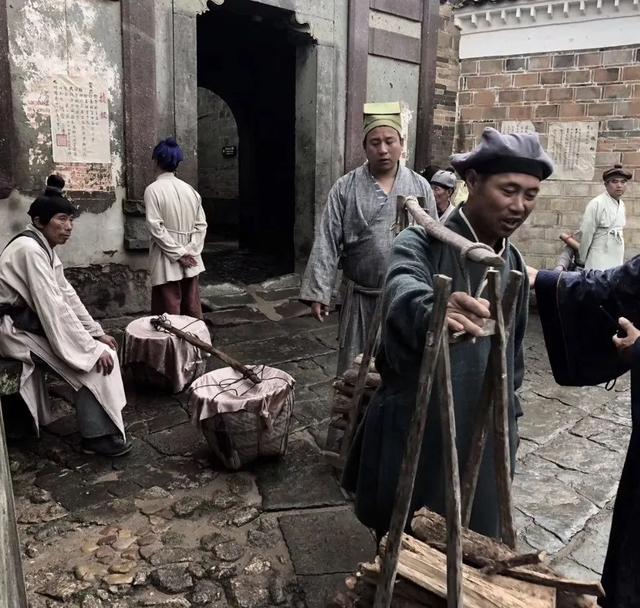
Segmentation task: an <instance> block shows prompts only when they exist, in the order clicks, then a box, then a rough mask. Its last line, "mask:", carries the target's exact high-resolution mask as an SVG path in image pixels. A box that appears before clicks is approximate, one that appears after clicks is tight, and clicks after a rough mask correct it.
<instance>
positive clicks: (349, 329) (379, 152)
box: [300, 103, 437, 374]
mask: <svg viewBox="0 0 640 608" xmlns="http://www.w3.org/2000/svg"><path fill="white" fill-rule="evenodd" d="M400 111H401V109H400V104H399V103H382V104H378V103H376V104H365V108H364V132H363V148H364V152H365V155H366V157H367V161H366V162H365V163H364V164H363V165H361V166H360V167H358V168H357V169H354V170H353V171H350V172H349V173H347V174H346V175H344V176H342V177H341V178H340V179H339V180H338V181H337V182H336V183H335V184H334V185H333V187H332V188H331V191H330V192H329V197H328V201H327V205H326V207H325V209H324V211H323V214H322V219H321V220H320V223H319V225H318V226H317V227H316V236H315V241H314V243H313V248H312V250H311V255H310V257H309V262H308V263H307V268H306V271H305V274H304V278H303V280H302V288H301V290H300V299H301V300H302V301H303V302H306V303H308V304H309V305H310V306H311V309H312V311H313V315H314V316H315V317H316V318H317V319H318V320H319V321H323V318H324V317H325V316H326V315H327V314H328V309H329V303H330V300H331V294H332V292H333V288H334V284H335V281H336V274H337V271H338V268H339V267H340V268H342V271H343V277H342V288H341V295H342V307H341V310H340V326H339V355H338V374H341V373H342V372H343V371H344V370H345V369H347V368H349V367H350V366H351V364H352V362H353V359H354V357H355V356H356V355H358V354H359V353H361V352H362V351H363V350H364V344H365V341H366V337H367V331H368V328H369V326H370V324H371V320H372V316H373V313H374V310H375V305H376V300H377V297H378V296H379V294H380V288H381V286H382V281H383V279H384V275H385V271H386V267H387V258H388V255H389V251H390V250H391V244H392V242H393V238H394V234H393V231H392V226H393V224H394V222H395V219H396V197H397V196H398V195H403V196H409V195H412V196H417V197H423V198H424V200H425V201H426V204H425V207H426V210H427V212H428V213H429V214H430V215H431V216H432V217H434V218H437V212H436V206H435V200H434V197H433V193H432V191H431V187H430V186H429V184H428V183H427V181H426V180H425V179H424V178H423V177H421V176H420V175H418V174H417V173H416V172H414V171H412V170H411V169H408V168H407V167H405V166H403V165H402V164H401V163H400V157H401V155H402V150H403V146H404V139H403V137H402V124H401V116H400Z"/></svg>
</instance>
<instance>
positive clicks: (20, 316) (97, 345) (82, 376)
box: [0, 181, 131, 457]
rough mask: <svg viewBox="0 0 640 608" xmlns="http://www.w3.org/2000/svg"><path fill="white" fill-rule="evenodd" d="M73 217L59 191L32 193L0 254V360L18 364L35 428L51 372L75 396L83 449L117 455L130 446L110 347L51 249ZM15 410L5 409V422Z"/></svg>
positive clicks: (42, 417)
mask: <svg viewBox="0 0 640 608" xmlns="http://www.w3.org/2000/svg"><path fill="white" fill-rule="evenodd" d="M50 185H51V184H49V186H50ZM62 185H64V181H62ZM54 187H55V186H54ZM48 190H49V189H48ZM60 190H61V187H60ZM75 214H76V210H75V208H74V207H73V205H72V204H71V203H70V202H69V201H68V200H67V199H66V198H65V197H64V196H62V194H61V193H60V192H54V193H53V194H52V195H50V196H39V197H38V198H37V199H36V200H35V201H34V202H33V203H32V205H31V207H30V208H29V215H30V216H31V220H32V223H31V224H30V225H29V226H28V227H27V229H26V230H24V231H23V232H21V233H20V234H18V235H17V236H16V237H14V238H13V239H12V240H11V241H10V242H9V244H8V245H7V247H6V248H5V249H4V251H3V252H2V254H1V255H0V356H3V357H8V358H11V359H16V360H18V361H20V362H22V376H21V379H20V396H21V397H22V399H23V400H24V402H25V403H26V405H27V407H28V409H29V412H30V413H31V417H32V418H33V421H34V423H35V427H36V429H38V428H39V426H40V425H47V424H48V423H49V422H51V421H52V416H51V404H50V402H49V396H48V393H47V387H46V385H45V370H46V369H52V370H53V371H54V372H55V373H56V374H57V375H59V376H60V377H61V378H63V379H64V380H65V381H66V382H67V383H68V384H69V385H71V387H72V388H73V389H74V390H75V391H76V392H75V406H76V414H77V418H78V428H79V431H80V435H81V436H82V448H83V451H84V452H85V453H87V454H100V455H103V456H112V457H114V456H122V455H123V454H126V453H127V452H129V451H130V450H131V444H130V443H129V442H128V441H127V440H126V438H125V433H124V423H123V421H122V409H123V408H124V406H125V404H126V397H125V393H124V386H123V384H122V377H121V375H120V367H119V365H118V356H117V354H116V350H117V343H116V341H115V339H114V338H112V337H111V336H108V335H106V334H105V332H104V331H103V329H102V327H101V326H100V324H99V323H97V322H96V321H94V320H93V318H92V317H91V315H90V314H89V313H88V311H87V309H86V308H85V307H84V305H83V304H82V302H81V301H80V298H79V297H78V294H77V293H76V291H75V290H74V289H73V287H72V286H71V285H70V284H69V282H68V281H67V279H66V278H65V276H64V269H63V267H62V262H61V261H60V258H59V257H58V254H57V253H56V251H55V248H56V247H58V246H60V245H64V244H65V243H66V242H67V241H68V240H69V238H70V237H71V231H72V230H73V219H74V216H75ZM20 405H22V404H21V403H20V402H19V400H13V403H11V404H10V407H8V408H6V410H5V411H7V415H8V417H9V419H11V417H12V412H11V410H12V407H11V406H14V407H19V406H20ZM16 415H17V416H18V417H19V416H20V414H17V413H16Z"/></svg>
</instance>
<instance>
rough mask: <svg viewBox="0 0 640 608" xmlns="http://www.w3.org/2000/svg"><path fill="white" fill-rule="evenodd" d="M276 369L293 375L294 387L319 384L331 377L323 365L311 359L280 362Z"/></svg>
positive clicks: (299, 387)
mask: <svg viewBox="0 0 640 608" xmlns="http://www.w3.org/2000/svg"><path fill="white" fill-rule="evenodd" d="M278 369H281V370H282V371H283V372H287V374H290V375H291V376H293V378H294V379H295V381H296V389H302V388H304V387H307V386H311V385H314V384H320V383H322V382H326V381H327V380H330V379H332V378H333V376H329V375H327V373H326V371H325V369H324V368H323V367H321V366H320V365H318V364H317V363H316V362H315V361H312V360H311V359H308V360H302V361H290V362H288V363H280V364H279V365H278Z"/></svg>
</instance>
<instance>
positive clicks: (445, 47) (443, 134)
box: [420, 4, 460, 168]
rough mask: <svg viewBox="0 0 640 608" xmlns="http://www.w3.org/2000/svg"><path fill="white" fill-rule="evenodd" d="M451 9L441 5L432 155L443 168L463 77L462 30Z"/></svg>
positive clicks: (452, 133) (452, 143)
mask: <svg viewBox="0 0 640 608" xmlns="http://www.w3.org/2000/svg"><path fill="white" fill-rule="evenodd" d="M452 12H453V11H452V8H451V5H450V4H443V5H441V6H440V18H441V22H440V28H439V31H438V66H437V71H436V92H435V104H436V105H435V109H434V115H433V148H432V158H433V164H435V165H439V166H441V167H446V166H447V164H448V162H449V156H450V155H451V151H452V150H453V145H454V140H455V130H456V98H457V95H458V81H459V76H460V62H459V61H458V48H459V46H460V30H459V29H458V28H457V27H456V26H455V25H454V23H453V15H452ZM420 168H421V167H420Z"/></svg>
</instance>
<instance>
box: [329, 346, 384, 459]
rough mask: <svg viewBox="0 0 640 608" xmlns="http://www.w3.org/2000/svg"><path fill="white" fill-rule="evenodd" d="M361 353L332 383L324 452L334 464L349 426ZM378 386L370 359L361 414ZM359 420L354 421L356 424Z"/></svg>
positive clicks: (373, 362)
mask: <svg viewBox="0 0 640 608" xmlns="http://www.w3.org/2000/svg"><path fill="white" fill-rule="evenodd" d="M361 363H362V355H358V356H357V357H356V358H355V359H354V361H353V365H352V366H351V367H350V368H349V369H348V370H347V371H346V372H345V373H344V374H343V375H342V376H341V377H339V378H337V379H336V381H335V382H334V383H333V388H334V390H335V394H334V400H333V407H332V408H331V421H330V423H329V430H328V432H327V443H326V453H325V455H326V456H327V458H328V459H329V460H330V461H331V462H332V463H333V464H335V465H336V466H338V463H339V461H340V458H339V457H340V453H341V449H342V442H343V438H344V433H345V431H346V430H347V428H348V426H349V420H350V419H351V416H352V415H353V406H354V403H353V395H354V392H355V390H356V381H357V379H358V373H359V372H360V364H361ZM379 386H380V374H379V373H378V372H377V371H376V369H375V361H374V360H373V359H371V363H370V364H369V371H368V373H367V376H366V381H365V389H364V393H363V395H362V404H361V410H360V411H361V414H363V413H364V412H365V410H366V408H367V406H368V404H369V399H371V395H373V393H374V392H375V390H376V389H377V388H378V387H379ZM357 422H359V421H356V424H357Z"/></svg>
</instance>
